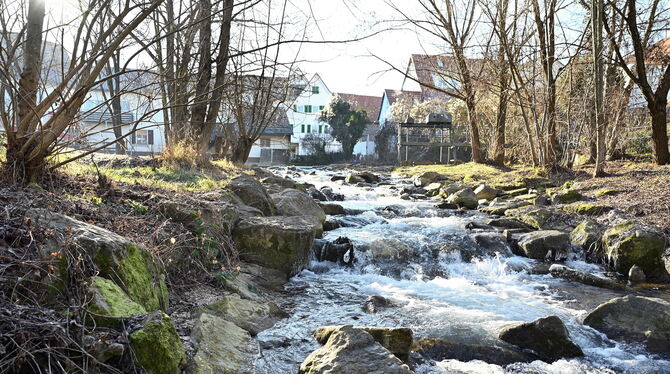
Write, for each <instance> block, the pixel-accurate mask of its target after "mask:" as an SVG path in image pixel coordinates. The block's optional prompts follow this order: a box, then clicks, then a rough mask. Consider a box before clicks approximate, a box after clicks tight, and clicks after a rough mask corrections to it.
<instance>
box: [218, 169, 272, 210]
mask: <svg viewBox="0 0 670 374" xmlns="http://www.w3.org/2000/svg"><path fill="white" fill-rule="evenodd" d="M227 188H228V189H229V190H230V191H232V192H233V193H234V194H235V195H236V196H238V197H239V198H240V199H241V200H242V201H243V202H244V204H246V205H249V206H251V207H254V208H256V209H258V210H260V211H261V212H262V213H263V214H264V215H266V216H272V215H274V214H275V213H276V210H277V209H276V207H275V204H274V203H273V202H272V199H271V198H270V195H269V194H268V192H267V191H266V190H265V187H263V185H262V184H261V183H260V182H259V181H257V180H256V179H254V178H253V177H251V176H250V175H247V174H242V175H240V176H239V177H236V178H233V180H231V181H230V183H229V184H228V186H227Z"/></svg>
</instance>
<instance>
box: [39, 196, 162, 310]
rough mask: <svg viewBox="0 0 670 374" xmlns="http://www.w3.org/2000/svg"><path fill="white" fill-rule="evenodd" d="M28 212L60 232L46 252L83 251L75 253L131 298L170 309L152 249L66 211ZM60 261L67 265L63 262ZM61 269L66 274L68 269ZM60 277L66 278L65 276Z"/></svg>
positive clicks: (148, 307)
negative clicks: (70, 214)
mask: <svg viewBox="0 0 670 374" xmlns="http://www.w3.org/2000/svg"><path fill="white" fill-rule="evenodd" d="M26 215H27V216H28V217H31V218H32V219H33V220H34V221H35V223H36V224H37V225H41V226H42V227H46V228H50V229H52V230H54V232H56V233H57V235H53V236H52V239H51V240H50V241H49V242H47V243H46V245H45V246H44V247H43V250H44V251H45V256H46V255H49V253H59V252H61V251H63V250H64V248H69V249H68V250H72V251H81V253H80V254H77V253H75V255H82V256H86V257H89V258H91V259H92V260H93V262H94V263H95V265H96V266H97V268H98V272H99V274H98V275H99V276H100V277H103V278H106V279H109V280H111V281H113V282H114V283H115V284H116V285H117V286H119V287H120V288H121V289H122V290H123V291H124V292H125V294H126V295H128V297H129V298H130V299H131V300H132V301H134V302H136V303H137V304H140V305H141V306H142V307H144V308H145V309H146V310H147V311H154V310H158V309H163V310H167V305H168V291H167V286H166V285H165V273H164V271H163V269H162V268H161V267H160V266H159V265H158V264H157V263H156V262H155V260H154V258H153V256H152V255H151V253H150V252H149V251H147V250H146V249H144V248H142V247H139V246H138V245H136V244H135V243H133V242H131V241H130V240H128V239H126V238H124V237H122V236H120V235H118V234H115V233H113V232H111V231H109V230H106V229H103V228H101V227H98V226H94V225H91V224H88V223H85V222H81V221H78V220H76V219H74V218H71V217H68V216H65V215H63V214H58V213H53V212H50V211H47V210H44V209H31V210H28V211H27V212H26ZM59 265H62V266H65V264H64V263H59ZM58 272H59V273H62V274H63V277H66V276H67V270H66V269H59V271H58ZM61 281H62V282H65V279H62V280H61Z"/></svg>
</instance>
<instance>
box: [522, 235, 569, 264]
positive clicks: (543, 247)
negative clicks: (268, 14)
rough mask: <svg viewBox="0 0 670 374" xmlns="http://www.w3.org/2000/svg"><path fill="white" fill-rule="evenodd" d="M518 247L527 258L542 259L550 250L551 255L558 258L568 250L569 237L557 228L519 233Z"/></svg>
mask: <svg viewBox="0 0 670 374" xmlns="http://www.w3.org/2000/svg"><path fill="white" fill-rule="evenodd" d="M519 247H520V248H521V249H522V250H523V252H524V254H525V255H526V257H528V258H533V259H536V260H544V258H545V257H547V254H548V253H549V252H551V257H552V258H553V259H558V258H560V257H561V256H565V255H567V253H568V252H569V251H570V237H569V236H568V234H566V233H564V232H561V231H557V230H540V231H534V232H529V233H527V234H523V235H521V237H520V238H519Z"/></svg>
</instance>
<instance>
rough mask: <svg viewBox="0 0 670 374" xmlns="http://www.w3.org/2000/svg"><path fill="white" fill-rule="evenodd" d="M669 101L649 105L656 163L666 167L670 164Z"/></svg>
mask: <svg viewBox="0 0 670 374" xmlns="http://www.w3.org/2000/svg"><path fill="white" fill-rule="evenodd" d="M666 104H667V100H659V101H657V102H656V103H649V112H650V113H651V138H652V140H653V143H654V161H655V162H656V164H657V165H666V164H667V163H668V162H670V154H669V153H668V123H667V117H666V116H667V113H666V109H665V107H666Z"/></svg>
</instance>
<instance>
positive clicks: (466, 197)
mask: <svg viewBox="0 0 670 374" xmlns="http://www.w3.org/2000/svg"><path fill="white" fill-rule="evenodd" d="M447 203H449V204H456V205H458V206H462V207H465V208H468V209H475V208H477V205H478V204H479V200H478V199H477V196H475V193H474V191H472V189H471V188H464V189H462V190H460V191H458V192H455V193H453V194H451V195H450V196H449V197H448V198H447Z"/></svg>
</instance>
